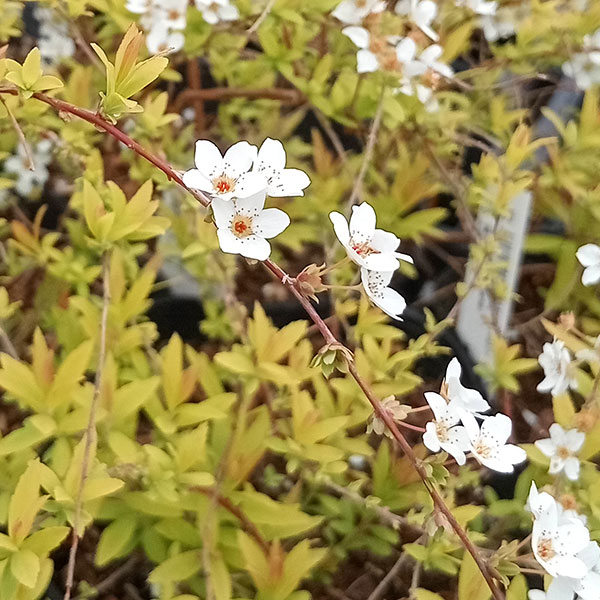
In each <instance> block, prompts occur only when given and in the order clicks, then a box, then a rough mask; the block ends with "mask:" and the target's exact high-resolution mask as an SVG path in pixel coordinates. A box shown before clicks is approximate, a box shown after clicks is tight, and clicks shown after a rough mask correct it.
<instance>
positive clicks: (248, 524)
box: [190, 485, 269, 555]
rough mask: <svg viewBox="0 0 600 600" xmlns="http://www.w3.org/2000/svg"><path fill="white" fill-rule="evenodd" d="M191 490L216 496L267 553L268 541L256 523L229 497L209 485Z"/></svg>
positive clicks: (220, 504)
mask: <svg viewBox="0 0 600 600" xmlns="http://www.w3.org/2000/svg"><path fill="white" fill-rule="evenodd" d="M190 490H191V491H192V492H199V493H200V494H204V495H205V496H208V497H209V498H216V500H217V503H218V504H219V506H221V507H222V508H224V509H225V510H226V511H228V512H230V513H231V514H232V515H233V516H234V517H235V518H236V519H237V520H238V521H239V522H240V523H241V524H242V529H243V530H244V531H245V532H246V533H247V534H248V535H250V536H252V537H253V538H254V541H255V542H256V543H257V544H258V545H259V546H260V548H261V550H262V551H263V552H264V553H265V555H268V554H269V543H268V542H267V540H265V538H264V537H263V536H262V535H261V533H260V531H259V530H258V528H257V527H256V525H255V524H254V523H253V522H252V521H251V520H250V519H249V518H248V517H247V516H246V514H245V513H244V511H243V510H242V509H241V508H239V507H238V506H236V505H235V504H234V503H233V502H232V501H231V500H230V499H229V498H227V497H225V496H223V495H222V494H221V493H219V492H218V491H217V490H215V489H214V488H211V487H204V486H200V485H195V486H193V487H191V488H190Z"/></svg>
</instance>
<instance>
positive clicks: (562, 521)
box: [529, 484, 590, 600]
mask: <svg viewBox="0 0 600 600" xmlns="http://www.w3.org/2000/svg"><path fill="white" fill-rule="evenodd" d="M534 490H535V492H534ZM532 494H533V496H534V497H533V498H532ZM542 496H543V497H544V500H543V503H541V502H540V500H539V497H542ZM546 496H549V494H545V493H544V492H542V494H538V493H537V489H535V484H532V486H531V492H530V500H529V504H530V506H534V507H535V509H536V511H535V512H534V517H535V520H534V522H533V529H532V532H531V546H532V548H533V554H534V555H535V558H536V560H537V561H538V563H539V564H540V565H541V566H542V567H543V568H544V570H545V571H546V572H547V573H549V574H550V575H552V576H553V577H558V576H563V577H573V578H577V579H581V578H583V577H585V575H586V574H587V572H588V567H587V566H586V564H585V562H584V561H583V560H582V558H580V557H579V556H577V555H578V554H579V553H580V552H581V551H582V550H583V549H584V548H585V547H586V546H587V545H588V544H589V542H590V534H589V531H588V530H587V528H586V526H585V525H584V524H583V522H582V521H581V520H580V519H577V518H572V517H567V516H565V515H564V513H563V511H562V507H560V505H559V504H558V503H557V502H556V500H554V499H553V498H552V500H551V501H550V500H548V498H546ZM550 498H551V497H550ZM561 600H563V599H562V598H561Z"/></svg>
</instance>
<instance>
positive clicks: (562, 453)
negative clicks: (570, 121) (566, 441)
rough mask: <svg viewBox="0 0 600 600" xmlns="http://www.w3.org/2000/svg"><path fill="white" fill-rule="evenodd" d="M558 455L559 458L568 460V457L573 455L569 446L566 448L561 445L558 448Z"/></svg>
mask: <svg viewBox="0 0 600 600" xmlns="http://www.w3.org/2000/svg"><path fill="white" fill-rule="evenodd" d="M556 455H557V456H558V457H559V458H562V459H563V460H567V458H569V457H570V456H571V451H570V450H569V449H568V448H565V447H564V446H559V447H558V448H557V449H556Z"/></svg>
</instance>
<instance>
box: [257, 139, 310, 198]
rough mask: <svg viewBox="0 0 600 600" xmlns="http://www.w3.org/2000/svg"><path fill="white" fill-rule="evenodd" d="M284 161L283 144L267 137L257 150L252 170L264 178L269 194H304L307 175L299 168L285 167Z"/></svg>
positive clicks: (282, 195)
mask: <svg viewBox="0 0 600 600" xmlns="http://www.w3.org/2000/svg"><path fill="white" fill-rule="evenodd" d="M285 163H286V155H285V149H284V147H283V144H282V143H281V142H280V141H279V140H273V139H271V138H267V139H266V140H265V141H264V142H263V143H262V145H261V147H260V149H259V150H258V156H257V158H256V160H255V162H254V167H253V169H252V170H253V171H256V172H257V173H259V174H260V175H262V176H263V177H264V178H265V179H266V182H267V194H268V195H269V196H273V197H276V198H278V197H285V196H304V188H306V187H308V186H309V185H310V179H309V177H308V175H307V174H306V173H305V172H304V171H301V170H300V169H286V168H285Z"/></svg>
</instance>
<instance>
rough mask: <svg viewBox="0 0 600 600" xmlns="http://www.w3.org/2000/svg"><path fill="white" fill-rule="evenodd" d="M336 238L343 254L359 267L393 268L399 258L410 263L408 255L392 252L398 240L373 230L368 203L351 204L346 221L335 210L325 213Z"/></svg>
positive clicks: (388, 233) (373, 217)
mask: <svg viewBox="0 0 600 600" xmlns="http://www.w3.org/2000/svg"><path fill="white" fill-rule="evenodd" d="M329 218H330V219H331V222H332V223H333V228H334V230H335V234H336V236H337V238H338V240H339V241H340V242H341V243H342V245H343V246H344V248H345V250H346V254H347V255H348V256H349V257H350V258H351V259H352V261H354V262H355V263H356V264H357V265H359V266H360V267H364V268H365V269H369V270H370V271H388V272H389V271H395V270H396V269H397V268H398V267H399V266H400V262H399V259H400V260H404V261H406V262H409V263H412V262H413V259H412V258H411V257H410V256H409V255H408V254H401V253H399V252H396V249H397V248H398V245H399V244H400V240H399V239H398V238H397V237H396V236H395V235H394V234H393V233H390V232H389V231H383V230H382V229H376V228H375V223H376V220H377V217H376V215H375V211H374V210H373V207H372V206H371V205H370V204H367V203H366V202H363V203H362V204H360V205H357V206H353V207H352V216H351V217H350V224H348V221H346V218H345V217H344V215H342V214H340V213H339V212H331V213H329Z"/></svg>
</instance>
